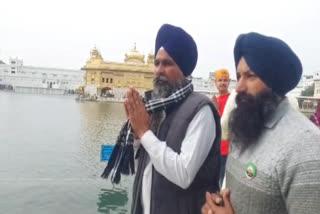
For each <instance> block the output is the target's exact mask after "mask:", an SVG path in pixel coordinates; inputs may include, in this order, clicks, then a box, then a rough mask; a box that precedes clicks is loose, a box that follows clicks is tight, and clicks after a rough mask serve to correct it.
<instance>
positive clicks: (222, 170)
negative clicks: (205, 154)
mask: <svg viewBox="0 0 320 214" xmlns="http://www.w3.org/2000/svg"><path fill="white" fill-rule="evenodd" d="M227 157H228V155H221V159H220V172H219V177H220V178H219V185H220V188H221V187H222V182H223V178H224V173H225V172H226V163H227Z"/></svg>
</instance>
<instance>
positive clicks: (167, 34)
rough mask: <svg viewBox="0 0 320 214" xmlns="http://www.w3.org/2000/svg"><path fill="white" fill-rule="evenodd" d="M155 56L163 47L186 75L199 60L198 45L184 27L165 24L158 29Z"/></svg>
mask: <svg viewBox="0 0 320 214" xmlns="http://www.w3.org/2000/svg"><path fill="white" fill-rule="evenodd" d="M155 46H156V47H155V56H157V53H158V51H159V49H160V48H161V47H163V48H164V49H165V51H166V52H167V53H168V54H169V55H170V57H171V58H172V59H173V60H174V61H175V63H176V64H177V65H178V66H179V68H180V70H181V71H182V73H183V74H184V76H185V77H187V76H189V75H190V74H191V73H192V71H193V70H194V68H195V67H196V64H197V60H198V51H197V45H196V43H195V41H194V40H193V38H192V37H191V36H190V35H189V34H188V33H187V32H185V31H184V30H183V29H182V28H180V27H176V26H173V25H169V24H164V25H162V26H161V28H160V29H159V31H158V34H157V38H156V45H155Z"/></svg>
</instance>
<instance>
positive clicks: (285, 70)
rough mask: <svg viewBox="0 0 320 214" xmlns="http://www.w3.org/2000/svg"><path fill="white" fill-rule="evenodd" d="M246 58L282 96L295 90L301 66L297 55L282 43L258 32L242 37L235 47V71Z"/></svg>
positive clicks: (254, 70) (258, 74) (252, 67)
mask: <svg viewBox="0 0 320 214" xmlns="http://www.w3.org/2000/svg"><path fill="white" fill-rule="evenodd" d="M241 57H244V59H245V60H246V63H247V64H248V66H249V67H250V69H251V71H252V72H254V73H255V74H256V75H257V76H258V77H259V78H260V79H261V80H262V81H263V82H264V83H265V84H266V85H267V86H268V87H269V88H271V89H272V91H274V92H275V93H276V94H278V95H279V96H285V94H286V93H287V92H288V91H290V90H292V89H293V88H295V87H296V86H297V84H298V82H299V80H300V78H301V74H302V65H301V62H300V60H299V58H298V57H297V55H296V54H295V53H294V52H293V51H292V50H291V48H290V47H289V46H288V45H287V44H286V43H285V42H283V41H282V40H280V39H277V38H274V37H268V36H264V35H261V34H258V33H248V34H241V35H240V36H239V37H238V38H237V41H236V44H235V46H234V60H235V64H236V68H237V67H238V63H239V61H240V59H241Z"/></svg>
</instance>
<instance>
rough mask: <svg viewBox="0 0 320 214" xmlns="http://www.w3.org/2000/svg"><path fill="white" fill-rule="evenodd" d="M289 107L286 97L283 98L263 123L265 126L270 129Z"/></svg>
mask: <svg viewBox="0 0 320 214" xmlns="http://www.w3.org/2000/svg"><path fill="white" fill-rule="evenodd" d="M289 108H290V103H289V101H288V98H287V97H286V98H284V99H283V100H282V101H281V102H280V103H279V105H278V107H277V110H276V111H275V112H274V114H273V115H272V116H271V117H270V118H269V120H267V121H266V122H265V123H264V126H265V127H266V128H269V129H272V128H273V127H274V126H275V125H276V124H277V123H278V121H279V120H280V119H281V118H282V117H283V115H284V114H285V113H286V112H287V111H288V109H289Z"/></svg>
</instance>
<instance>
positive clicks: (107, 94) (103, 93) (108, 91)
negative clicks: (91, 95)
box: [100, 87, 114, 97]
mask: <svg viewBox="0 0 320 214" xmlns="http://www.w3.org/2000/svg"><path fill="white" fill-rule="evenodd" d="M100 96H101V97H114V94H113V91H112V88H110V87H104V88H102V89H101V94H100Z"/></svg>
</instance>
